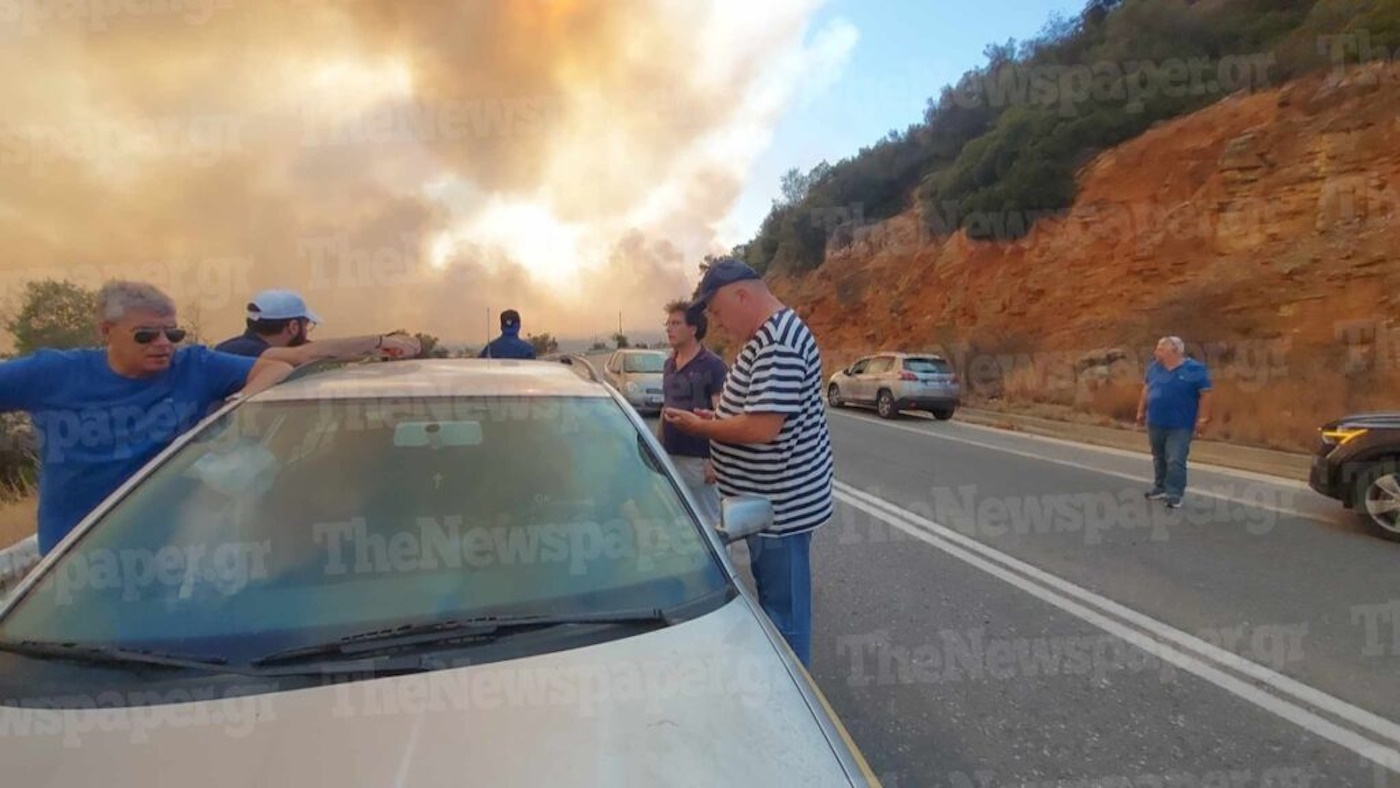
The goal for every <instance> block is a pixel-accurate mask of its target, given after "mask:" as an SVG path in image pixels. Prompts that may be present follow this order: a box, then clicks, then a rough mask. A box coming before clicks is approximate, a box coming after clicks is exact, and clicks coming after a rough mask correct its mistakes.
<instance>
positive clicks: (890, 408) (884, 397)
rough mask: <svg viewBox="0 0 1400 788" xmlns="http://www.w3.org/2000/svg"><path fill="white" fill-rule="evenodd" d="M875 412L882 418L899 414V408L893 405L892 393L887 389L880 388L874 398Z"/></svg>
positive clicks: (891, 417)
mask: <svg viewBox="0 0 1400 788" xmlns="http://www.w3.org/2000/svg"><path fill="white" fill-rule="evenodd" d="M875 412H876V413H878V414H880V418H882V419H893V418H895V417H897V416H899V410H898V409H897V408H895V406H894V395H893V394H891V393H890V392H889V390H888V389H881V390H880V394H879V396H877V397H876V398H875Z"/></svg>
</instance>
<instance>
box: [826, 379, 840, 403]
mask: <svg viewBox="0 0 1400 788" xmlns="http://www.w3.org/2000/svg"><path fill="white" fill-rule="evenodd" d="M826 404H828V405H830V406H831V407H833V408H839V407H841V406H842V404H843V403H842V402H841V389H840V388H839V387H838V386H837V385H836V384H835V383H832V384H831V387H830V388H828V389H827V390H826Z"/></svg>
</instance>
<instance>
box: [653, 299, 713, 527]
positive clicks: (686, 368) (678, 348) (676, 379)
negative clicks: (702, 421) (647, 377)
mask: <svg viewBox="0 0 1400 788" xmlns="http://www.w3.org/2000/svg"><path fill="white" fill-rule="evenodd" d="M689 306H690V303H689V302H687V301H673V302H672V303H669V304H667V305H666V342H667V343H668V344H669V345H670V346H671V349H672V351H673V352H672V353H671V356H670V358H667V359H666V365H665V366H664V367H662V373H661V386H662V388H661V390H662V391H663V392H665V396H666V407H668V408H680V409H681V410H685V411H695V410H704V411H713V410H714V409H715V408H716V407H717V404H718V402H719V395H720V394H721V393H722V392H723V391H724V376H725V375H726V374H728V372H729V370H728V369H727V368H726V367H725V366H724V361H723V360H722V359H721V358H720V357H719V356H717V355H715V353H714V351H712V350H710V349H709V348H707V347H705V346H704V345H703V344H701V341H702V340H704V338H705V333H706V332H707V331H708V330H709V321H708V320H707V319H706V318H705V314H704V313H703V312H694V313H690V314H687V311H686V310H687V308H688V307H689ZM661 446H662V448H664V449H665V450H666V453H667V454H669V455H671V462H672V463H674V464H675V466H676V469H677V470H679V471H680V472H681V478H683V479H684V480H685V483H686V486H687V487H689V488H690V492H691V495H693V496H694V497H695V500H696V501H697V502H698V503H699V504H700V509H701V511H700V514H701V516H703V517H704V518H705V524H706V525H711V526H713V525H715V524H717V523H718V522H719V512H720V509H719V487H718V486H717V485H716V482H715V476H714V469H713V468H712V467H711V466H710V439H709V438H702V437H698V436H695V435H689V434H686V433H684V432H681V431H680V430H679V429H676V425H674V424H671V423H669V422H666V421H664V420H663V421H662V422H661Z"/></svg>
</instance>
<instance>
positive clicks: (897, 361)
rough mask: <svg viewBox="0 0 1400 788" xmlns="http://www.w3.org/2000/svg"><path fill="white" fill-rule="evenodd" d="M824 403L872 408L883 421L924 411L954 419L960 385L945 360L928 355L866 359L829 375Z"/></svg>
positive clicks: (887, 354) (942, 417) (960, 394)
mask: <svg viewBox="0 0 1400 788" xmlns="http://www.w3.org/2000/svg"><path fill="white" fill-rule="evenodd" d="M826 396H827V402H828V403H829V404H830V405H831V406H832V407H835V408H839V407H841V406H843V405H874V406H875V410H876V411H877V412H878V413H879V414H880V416H881V417H882V418H886V419H892V418H895V417H896V416H898V415H899V413H900V411H904V410H926V411H929V412H930V413H932V414H933V415H934V417H935V418H937V419H939V420H945V421H946V420H947V419H951V418H953V414H954V413H955V412H956V411H957V409H958V407H959V406H961V404H962V385H961V383H960V382H959V381H958V375H957V373H956V372H954V371H953V367H952V365H951V364H949V363H948V360H947V359H945V358H944V357H942V356H939V355H935V354H930V353H880V354H877V355H873V356H866V357H865V358H862V359H861V360H859V361H857V362H856V363H854V364H852V365H851V366H849V367H847V368H846V369H843V370H841V371H840V372H837V373H836V374H835V375H832V376H831V380H830V381H829V382H828V383H827V387H826Z"/></svg>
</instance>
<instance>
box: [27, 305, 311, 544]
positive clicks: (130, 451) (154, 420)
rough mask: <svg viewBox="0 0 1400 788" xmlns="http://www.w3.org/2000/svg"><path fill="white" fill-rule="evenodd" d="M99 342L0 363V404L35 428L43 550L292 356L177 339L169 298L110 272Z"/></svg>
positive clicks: (282, 370) (270, 379) (275, 376)
mask: <svg viewBox="0 0 1400 788" xmlns="http://www.w3.org/2000/svg"><path fill="white" fill-rule="evenodd" d="M97 309H98V314H97V319H98V328H99V331H100V333H101V338H102V342H103V345H104V346H105V347H104V348H93V349H85V350H40V351H37V352H35V353H33V354H31V355H28V356H24V357H22V358H18V359H15V360H13V361H6V362H3V363H0V411H14V410H22V411H26V412H28V413H29V415H30V417H31V418H32V419H33V421H34V427H35V430H36V432H37V433H38V435H39V463H40V465H39V550H40V552H43V553H47V552H48V551H49V550H51V549H53V547H54V545H56V544H58V542H59V541H60V540H62V539H63V537H64V536H67V535H68V532H69V531H71V530H73V527H74V526H76V525H77V524H78V523H79V522H80V521H82V519H83V518H84V517H86V516H87V515H88V514H89V513H90V512H92V510H93V509H94V508H96V507H97V505H98V504H100V503H101V502H102V501H103V500H104V499H105V498H107V496H108V495H110V494H111V493H113V492H114V491H115V490H116V489H117V488H118V487H121V486H122V485H123V484H125V483H126V481H127V480H128V479H130V478H131V477H132V475H133V474H135V473H136V472H137V471H138V470H140V469H141V467H142V466H144V465H145V464H146V463H147V462H148V461H149V460H150V459H151V458H153V457H155V456H156V455H157V454H159V453H160V452H161V451H162V450H163V449H165V448H166V447H167V446H169V445H170V444H171V443H172V442H173V441H174V440H175V439H176V438H178V437H179V436H180V435H182V434H183V433H185V432H186V431H188V430H189V429H190V428H191V427H193V426H195V425H196V424H197V423H199V421H200V420H201V419H203V418H204V417H205V416H206V415H208V414H209V412H210V411H212V410H213V409H215V408H216V406H218V405H219V404H220V403H222V402H223V401H224V400H225V399H227V398H228V397H229V396H231V395H233V394H238V393H241V394H242V395H244V396H251V395H252V394H255V393H257V392H258V391H261V390H263V389H265V388H268V387H269V386H272V385H275V384H276V383H277V382H279V381H281V380H283V379H284V378H286V377H287V376H288V375H290V374H291V372H292V366H291V365H290V364H286V363H284V362H281V361H273V360H271V359H251V358H244V357H241V356H235V355H230V354H227V353H218V352H215V351H212V350H209V349H208V348H205V347H203V346H192V347H178V346H177V345H178V343H179V342H180V341H181V340H183V339H184V337H185V332H184V331H183V330H182V329H180V328H179V327H178V325H177V323H176V322H175V305H174V302H172V301H171V300H170V298H169V297H168V296H166V295H165V294H164V293H162V292H161V291H160V290H158V289H156V288H155V287H152V286H151V285H147V284H141V283H138V282H108V283H107V284H106V285H104V286H103V287H102V290H101V291H100V292H99V293H98V297H97Z"/></svg>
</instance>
